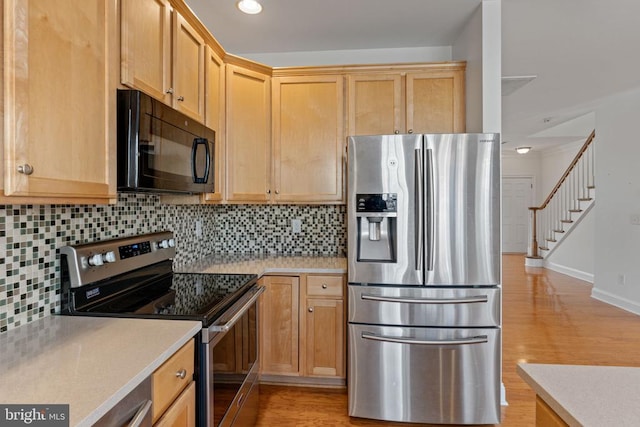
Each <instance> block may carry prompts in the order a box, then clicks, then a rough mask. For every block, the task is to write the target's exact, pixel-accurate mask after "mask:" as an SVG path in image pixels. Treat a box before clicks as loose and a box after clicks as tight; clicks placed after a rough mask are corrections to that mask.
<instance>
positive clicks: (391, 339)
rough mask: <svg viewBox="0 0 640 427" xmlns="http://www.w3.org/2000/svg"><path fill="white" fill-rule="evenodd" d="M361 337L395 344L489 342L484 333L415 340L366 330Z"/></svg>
mask: <svg viewBox="0 0 640 427" xmlns="http://www.w3.org/2000/svg"><path fill="white" fill-rule="evenodd" d="M362 338H363V339H366V340H374V341H382V342H391V343H396V344H418V345H462V344H484V343H487V342H489V338H488V337H487V336H486V335H478V336H477V337H469V338H457V339H452V340H416V339H407V338H398V337H388V336H384V335H375V334H371V333H368V332H363V333H362Z"/></svg>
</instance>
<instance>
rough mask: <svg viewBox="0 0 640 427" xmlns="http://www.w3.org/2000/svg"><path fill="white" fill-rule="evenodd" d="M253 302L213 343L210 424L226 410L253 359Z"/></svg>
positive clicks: (256, 336)
mask: <svg viewBox="0 0 640 427" xmlns="http://www.w3.org/2000/svg"><path fill="white" fill-rule="evenodd" d="M256 314H257V312H256V304H253V305H252V306H251V307H250V308H249V309H248V310H247V312H246V313H245V314H244V316H242V318H241V319H240V320H238V322H237V323H236V324H235V325H234V326H233V328H232V329H230V330H229V331H228V332H227V333H226V334H225V335H224V337H223V338H222V340H220V341H219V342H218V343H217V344H216V345H215V346H214V347H213V355H212V357H213V364H212V366H213V425H214V426H218V425H220V422H221V421H222V419H223V418H224V416H225V415H226V414H227V413H229V408H230V407H231V404H232V403H233V401H234V399H235V398H236V395H237V394H238V391H239V390H240V388H241V386H242V383H243V381H244V380H245V379H246V378H247V376H248V374H249V372H250V371H251V369H252V368H253V366H254V365H255V364H256V361H257V356H258V352H257V348H258V347H257V346H258V334H257V328H256V321H257V318H256Z"/></svg>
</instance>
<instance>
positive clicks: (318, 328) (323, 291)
mask: <svg viewBox="0 0 640 427" xmlns="http://www.w3.org/2000/svg"><path fill="white" fill-rule="evenodd" d="M260 280H261V283H262V285H263V286H265V287H266V292H265V293H264V296H263V298H262V305H261V310H260V320H261V323H260V331H261V334H260V337H261V346H262V347H261V351H262V357H261V373H262V380H263V381H265V382H286V383H303V384H317V385H344V384H345V377H346V372H345V361H346V341H345V336H346V333H345V332H346V322H345V303H344V294H345V277H344V275H341V274H336V275H324V274H322V275H321V274H317V275H316V274H301V275H291V276H264V277H262V278H261V279H260Z"/></svg>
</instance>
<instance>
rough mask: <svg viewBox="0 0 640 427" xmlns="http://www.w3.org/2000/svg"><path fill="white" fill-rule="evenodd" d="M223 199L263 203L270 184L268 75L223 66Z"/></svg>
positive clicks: (238, 67)
mask: <svg viewBox="0 0 640 427" xmlns="http://www.w3.org/2000/svg"><path fill="white" fill-rule="evenodd" d="M226 74H227V76H226V81H227V93H226V100H227V102H226V119H227V121H226V123H227V125H226V133H227V140H226V150H227V180H226V181H227V191H226V196H227V200H229V201H233V202H266V201H268V200H269V199H270V193H271V187H270V180H269V178H270V176H271V167H270V164H271V135H270V129H271V126H270V123H271V109H270V102H269V100H270V99H271V78H270V77H269V76H267V75H265V74H262V73H259V72H256V71H253V70H249V69H247V68H244V67H241V66H238V65H230V64H229V65H227V66H226Z"/></svg>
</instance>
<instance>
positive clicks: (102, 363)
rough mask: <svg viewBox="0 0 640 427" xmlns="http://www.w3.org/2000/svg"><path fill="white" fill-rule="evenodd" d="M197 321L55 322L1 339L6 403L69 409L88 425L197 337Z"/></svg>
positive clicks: (1, 391)
mask: <svg viewBox="0 0 640 427" xmlns="http://www.w3.org/2000/svg"><path fill="white" fill-rule="evenodd" d="M201 326H202V324H201V323H200V322H196V321H186V320H185V321H183V320H158V319H122V318H105V317H83V316H58V315H52V316H47V317H45V318H42V319H39V320H36V321H33V322H30V323H28V324H26V325H24V326H20V327H18V328H16V329H13V330H11V331H8V332H4V333H2V334H0V370H1V372H0V404H27V405H29V404H33V405H40V404H69V405H70V406H69V412H70V414H69V418H70V420H69V421H70V424H69V425H71V426H90V425H92V424H94V423H95V422H96V421H97V420H99V419H100V417H102V415H104V414H105V413H107V412H108V411H109V410H110V409H111V408H112V407H114V406H115V405H116V404H117V403H118V402H119V401H120V400H121V399H122V398H123V397H125V396H126V395H127V394H128V393H129V392H130V391H131V390H133V389H134V388H135V387H136V386H137V385H138V384H140V383H141V382H142V381H143V380H144V379H145V378H147V377H148V376H149V375H151V374H152V373H153V371H155V370H156V369H157V368H158V367H159V366H160V365H162V363H164V362H165V361H166V360H167V359H168V358H169V357H170V356H171V355H172V354H173V353H175V352H176V351H177V350H178V349H180V347H182V346H183V345H184V344H185V343H186V342H187V341H189V339H191V338H192V337H193V336H194V335H195V334H197V333H198V331H199V330H200V328H201Z"/></svg>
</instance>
